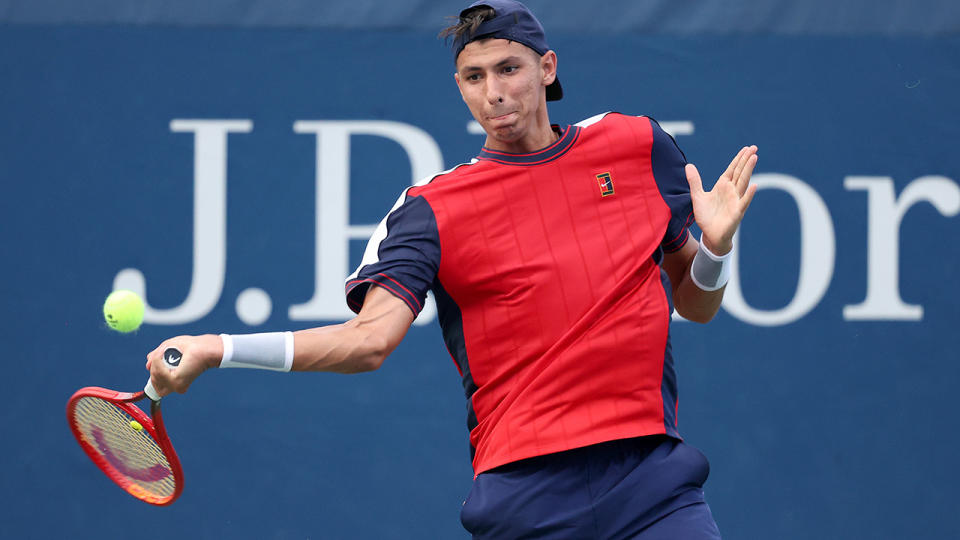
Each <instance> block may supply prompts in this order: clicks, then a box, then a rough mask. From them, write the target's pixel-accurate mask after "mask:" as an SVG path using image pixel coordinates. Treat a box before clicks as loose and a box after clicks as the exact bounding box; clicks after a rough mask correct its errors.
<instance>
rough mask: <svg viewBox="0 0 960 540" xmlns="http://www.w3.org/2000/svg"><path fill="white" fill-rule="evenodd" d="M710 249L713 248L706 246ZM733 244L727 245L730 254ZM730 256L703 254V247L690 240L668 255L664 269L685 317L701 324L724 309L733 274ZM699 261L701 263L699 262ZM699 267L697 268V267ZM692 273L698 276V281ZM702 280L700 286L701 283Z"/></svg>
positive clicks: (677, 306)
mask: <svg viewBox="0 0 960 540" xmlns="http://www.w3.org/2000/svg"><path fill="white" fill-rule="evenodd" d="M703 247H704V248H707V249H709V246H703ZM731 249H732V245H730V246H726V251H725V252H723V253H729V252H730V250H731ZM728 258H729V257H722V256H721V257H718V256H717V255H716V254H715V252H713V251H712V250H710V253H709V254H708V253H701V247H700V244H699V243H698V242H697V241H696V240H695V239H693V237H688V238H687V241H686V242H685V243H684V245H683V247H682V248H680V250H678V251H677V252H674V253H669V254H667V255H665V258H664V264H663V268H664V270H666V272H667V275H668V276H669V277H670V283H671V285H672V288H673V306H674V309H676V310H677V313H679V314H680V315H681V316H682V317H683V318H685V319H687V320H691V321H695V322H699V323H706V322H709V321H710V320H711V319H713V317H714V315H716V314H717V311H719V310H720V303H721V302H722V301H723V291H724V289H725V285H726V282H727V276H728V275H729V267H728V266H726V265H729V261H728V260H724V259H728ZM695 261H698V262H695ZM695 265H696V266H695ZM692 274H697V275H698V279H694V278H693V276H692ZM698 281H700V283H699V284H698Z"/></svg>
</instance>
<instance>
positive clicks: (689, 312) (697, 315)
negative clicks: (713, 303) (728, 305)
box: [674, 299, 719, 324]
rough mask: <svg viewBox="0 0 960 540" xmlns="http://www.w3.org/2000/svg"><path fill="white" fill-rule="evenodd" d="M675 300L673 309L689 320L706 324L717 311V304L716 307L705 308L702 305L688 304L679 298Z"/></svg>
mask: <svg viewBox="0 0 960 540" xmlns="http://www.w3.org/2000/svg"><path fill="white" fill-rule="evenodd" d="M676 300H677V301H676V303H675V304H674V309H676V310H677V313H679V314H680V316H681V317H683V318H684V319H686V320H688V321H690V322H695V323H700V324H707V323H708V322H710V321H712V320H713V317H714V316H715V315H716V314H717V311H719V306H717V308H718V309H709V308H706V309H705V308H704V307H703V306H696V305H695V306H688V305H687V304H686V302H683V301H681V300H680V299H676Z"/></svg>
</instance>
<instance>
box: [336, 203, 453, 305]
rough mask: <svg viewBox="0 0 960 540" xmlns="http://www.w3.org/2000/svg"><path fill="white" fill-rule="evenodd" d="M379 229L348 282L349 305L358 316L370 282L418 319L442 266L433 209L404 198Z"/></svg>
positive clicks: (438, 236)
mask: <svg viewBox="0 0 960 540" xmlns="http://www.w3.org/2000/svg"><path fill="white" fill-rule="evenodd" d="M401 197H402V198H403V199H404V201H403V203H402V204H399V205H398V206H395V207H394V209H393V210H391V211H390V213H389V214H387V217H386V218H384V220H383V221H382V222H381V223H380V225H379V226H378V227H377V231H376V232H374V234H373V237H372V238H371V239H370V242H369V244H368V245H367V250H366V252H365V253H364V255H363V261H362V262H361V263H360V267H359V268H357V271H356V272H355V273H354V275H352V276H350V277H349V278H348V279H347V284H346V288H347V304H348V305H349V306H350V309H352V310H353V311H354V312H356V313H359V312H360V308H361V307H363V298H364V296H365V295H366V293H367V289H369V287H370V284H371V283H376V284H377V285H380V286H381V287H383V288H385V289H387V290H388V291H390V292H391V293H393V294H394V295H395V296H397V297H398V298H400V299H401V300H403V301H404V302H405V303H406V304H407V306H408V307H409V308H410V311H412V312H413V314H414V315H415V316H416V315H417V314H419V313H420V311H421V310H422V309H423V302H424V300H425V299H426V296H427V291H428V290H429V289H430V287H431V286H432V285H433V280H434V278H435V277H436V275H437V269H438V268H439V267H440V235H439V232H438V231H437V219H436V217H435V216H434V214H433V209H432V208H430V205H429V204H428V203H427V201H426V199H424V198H423V197H411V196H409V195H408V194H407V193H406V192H405V193H404V194H403V195H401Z"/></svg>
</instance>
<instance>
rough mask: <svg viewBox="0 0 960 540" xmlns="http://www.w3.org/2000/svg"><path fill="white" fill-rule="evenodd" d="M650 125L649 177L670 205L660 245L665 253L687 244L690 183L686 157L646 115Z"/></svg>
mask: <svg viewBox="0 0 960 540" xmlns="http://www.w3.org/2000/svg"><path fill="white" fill-rule="evenodd" d="M647 118H650V117H647ZM650 125H651V127H652V128H653V149H652V150H651V155H650V162H651V165H652V167H653V177H654V179H655V180H656V181H657V187H658V188H659V189H660V195H661V197H663V201H664V202H666V203H667V206H669V207H670V223H669V224H668V225H667V233H666V234H665V235H664V237H663V244H662V245H661V246H662V247H663V250H664V251H666V252H667V253H672V252H674V251H677V250H678V249H680V248H682V247H683V245H684V244H686V243H687V228H688V227H689V226H690V223H691V222H692V221H693V204H692V203H691V202H690V185H689V184H688V183H687V173H686V171H685V170H684V167H685V166H686V165H687V158H686V156H684V155H683V152H682V151H681V150H680V148H679V147H678V146H677V142H676V141H675V140H674V139H673V137H671V136H670V134H669V133H667V132H665V131H664V130H663V128H661V127H660V124H658V123H657V121H656V120H654V119H653V118H650Z"/></svg>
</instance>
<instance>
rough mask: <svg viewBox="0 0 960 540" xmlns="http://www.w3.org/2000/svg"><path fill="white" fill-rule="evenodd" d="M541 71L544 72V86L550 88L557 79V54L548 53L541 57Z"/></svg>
mask: <svg viewBox="0 0 960 540" xmlns="http://www.w3.org/2000/svg"><path fill="white" fill-rule="evenodd" d="M540 70H541V71H542V72H543V81H542V82H543V85H544V86H550V85H551V84H553V81H555V80H556V79H557V53H555V52H553V51H547V52H545V53H544V54H543V56H541V57H540Z"/></svg>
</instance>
